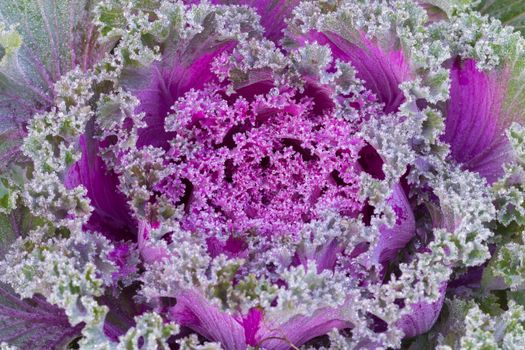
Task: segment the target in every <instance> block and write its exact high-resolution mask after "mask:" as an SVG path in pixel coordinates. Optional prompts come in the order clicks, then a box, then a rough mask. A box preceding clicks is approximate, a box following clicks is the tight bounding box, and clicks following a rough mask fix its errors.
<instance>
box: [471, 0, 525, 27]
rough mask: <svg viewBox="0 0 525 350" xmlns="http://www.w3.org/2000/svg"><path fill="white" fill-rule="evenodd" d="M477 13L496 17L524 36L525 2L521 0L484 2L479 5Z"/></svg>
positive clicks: (490, 0)
mask: <svg viewBox="0 0 525 350" xmlns="http://www.w3.org/2000/svg"><path fill="white" fill-rule="evenodd" d="M477 10H478V11H480V12H481V13H482V14H484V15H485V14H486V15H490V16H492V17H496V18H498V19H499V20H501V21H502V22H503V24H505V25H510V26H513V27H514V28H516V30H518V31H519V32H521V33H522V34H525V1H521V0H485V1H481V3H480V4H479V6H478V8H477Z"/></svg>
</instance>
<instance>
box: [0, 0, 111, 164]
mask: <svg viewBox="0 0 525 350" xmlns="http://www.w3.org/2000/svg"><path fill="white" fill-rule="evenodd" d="M92 6H93V1H91V0H20V1H19V0H4V1H1V2H0V132H2V133H4V132H7V131H10V132H13V130H16V131H17V132H22V131H23V128H22V125H23V123H24V122H25V121H26V120H27V119H28V118H29V117H31V115H33V114H34V113H37V112H41V111H44V110H47V109H49V108H50V107H51V105H52V104H53V101H54V97H55V96H54V91H53V86H54V83H55V82H56V81H57V80H58V79H59V78H60V76H61V75H63V74H64V73H66V72H67V71H69V70H71V69H72V68H73V67H75V66H80V67H81V68H82V69H86V68H88V67H89V66H91V65H92V64H93V63H94V62H95V61H96V60H97V59H98V58H99V57H100V55H101V54H102V53H103V52H104V50H103V49H102V48H101V47H99V46H97V41H96V39H97V32H96V30H95V27H94V25H93V24H92V23H91V22H90V21H89V19H90V11H91V8H92ZM2 139H3V137H2ZM2 139H0V159H2V160H3V158H4V157H5V155H6V154H7V155H9V154H11V155H12V154H13V153H16V152H17V151H18V149H19V145H20V144H19V142H20V140H21V137H20V138H19V139H18V140H19V141H18V142H14V143H11V144H10V145H9V147H7V146H6V144H5V143H4V141H5V140H2Z"/></svg>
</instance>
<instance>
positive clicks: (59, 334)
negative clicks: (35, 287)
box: [0, 284, 84, 350]
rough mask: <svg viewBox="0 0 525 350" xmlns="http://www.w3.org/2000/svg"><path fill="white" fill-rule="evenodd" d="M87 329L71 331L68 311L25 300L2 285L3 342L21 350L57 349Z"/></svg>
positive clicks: (0, 328)
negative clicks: (66, 312)
mask: <svg viewBox="0 0 525 350" xmlns="http://www.w3.org/2000/svg"><path fill="white" fill-rule="evenodd" d="M83 326H84V325H83V324H80V325H78V326H76V327H71V326H70V324H69V322H68V320H67V316H66V314H65V313H64V311H63V310H61V309H59V308H58V307H56V306H53V305H51V304H49V303H47V302H46V301H45V299H44V298H42V297H34V298H32V299H25V300H21V299H19V297H18V296H17V295H16V294H15V293H14V292H13V291H12V289H11V288H9V287H7V286H6V285H4V284H0V342H7V343H9V344H10V345H14V346H17V347H18V348H20V349H35V350H36V349H57V348H60V347H61V346H64V345H66V344H67V343H69V342H70V341H71V340H72V339H74V338H75V337H76V336H78V335H79V334H80V330H81V329H82V327H83Z"/></svg>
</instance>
